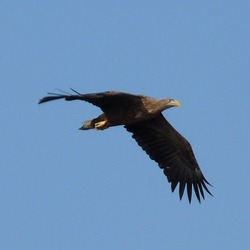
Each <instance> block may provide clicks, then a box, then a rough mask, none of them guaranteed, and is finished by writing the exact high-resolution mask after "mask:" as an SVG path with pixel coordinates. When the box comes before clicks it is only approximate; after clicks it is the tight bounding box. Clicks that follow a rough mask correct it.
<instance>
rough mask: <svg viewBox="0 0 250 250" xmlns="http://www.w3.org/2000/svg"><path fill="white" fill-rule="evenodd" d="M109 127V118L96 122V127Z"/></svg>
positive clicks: (98, 128)
mask: <svg viewBox="0 0 250 250" xmlns="http://www.w3.org/2000/svg"><path fill="white" fill-rule="evenodd" d="M108 127H109V125H108V121H107V120H104V121H100V122H97V123H95V129H97V130H104V129H107V128H108Z"/></svg>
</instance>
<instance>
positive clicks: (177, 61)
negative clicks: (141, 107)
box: [0, 0, 250, 250]
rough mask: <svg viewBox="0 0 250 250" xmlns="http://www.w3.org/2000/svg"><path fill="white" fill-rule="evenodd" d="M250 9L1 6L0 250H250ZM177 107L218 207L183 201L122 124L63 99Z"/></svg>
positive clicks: (243, 4)
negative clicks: (101, 97)
mask: <svg viewBox="0 0 250 250" xmlns="http://www.w3.org/2000/svg"><path fill="white" fill-rule="evenodd" d="M249 13H250V2H249V1H230V0H227V1H223V0H222V1H167V0H164V1H163V0H162V1H157V0H156V1H147V0H144V1H142V0H138V1H130V0H127V1H93V0H89V1H63V0H60V1H53V0H52V1H51V0H50V1H48V0H44V1H27V0H26V1H25V0H24V1H15V0H13V1H7V0H1V2H0V50H1V56H0V83H1V99H0V100H1V108H0V109H1V123H0V131H1V132H0V133H1V144H0V147H1V149H0V156H1V157H0V163H1V164H0V204H1V205H0V249H1V250H17V249H18V250H20V249H25V250H29V249H30V250H31V249H32V250H33V249H36V250H44V249H46V250H50V249H51V250H52V249H53V250H54V249H60V250H68V249H74V250H78V249H79V250H80V249H93V250H95V249H108V250H110V249H121V250H123V249H143V250H150V249H159V250H163V249H171V250H179V249H192V250H194V249H203V250H208V249H209V250H210V249H227V250H231V249H232V250H233V249H249V244H250V215H249V208H250V194H249V190H250V183H249V177H250V170H249V167H250V166H249V162H250V133H249V127H250V108H249V95H250V74H249V72H250V15H249ZM70 87H72V88H74V89H76V90H77V91H79V92H81V93H91V92H100V91H105V90H120V91H126V92H131V93H135V94H144V95H150V96H153V97H156V98H164V97H170V98H175V99H177V100H180V101H181V102H182V107H181V108H173V109H170V110H168V111H166V112H164V115H165V117H166V118H167V119H168V120H169V121H170V122H171V124H172V125H173V126H174V127H175V128H176V129H177V130H178V131H179V132H180V133H181V134H182V135H183V136H185V137H186V138H187V139H188V140H189V141H190V143H191V144H192V147H193V150H194V152H195V155H196V157H197V160H198V162H199V164H200V167H201V169H202V171H203V173H204V175H205V176H206V178H207V180H208V181H209V182H211V183H212V184H213V186H214V187H213V188H211V189H210V190H211V192H212V193H213V194H214V197H211V196H209V195H206V200H205V201H204V202H202V204H199V203H198V201H197V200H196V199H193V202H192V204H191V205H190V204H189V203H188V200H187V197H186V194H185V197H184V198H183V200H182V201H181V202H180V201H179V197H178V192H175V193H172V192H171V190H170V185H169V183H168V182H167V179H166V177H165V176H164V175H163V173H162V171H161V170H160V169H159V167H158V166H157V164H156V163H155V162H153V161H152V160H150V159H149V158H148V156H147V155H146V154H145V153H144V152H143V151H142V150H141V149H140V148H139V147H138V146H137V144H136V142H135V141H134V140H133V139H132V138H131V134H129V133H128V132H126V131H125V129H124V128H123V127H115V128H112V129H109V130H106V131H79V130H78V128H79V127H80V126H81V125H82V122H83V121H85V120H88V119H90V118H93V117H96V116H97V115H99V114H100V110H99V109H98V108H97V107H94V106H92V105H90V104H88V103H81V102H77V101H76V102H70V103H68V102H64V101H57V102H53V103H47V104H43V105H37V102H38V100H39V99H40V98H41V97H43V96H45V95H46V93H47V92H56V91H57V90H56V88H58V89H62V90H65V91H68V90H69V88H70Z"/></svg>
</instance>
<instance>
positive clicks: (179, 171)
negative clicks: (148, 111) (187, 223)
mask: <svg viewBox="0 0 250 250" xmlns="http://www.w3.org/2000/svg"><path fill="white" fill-rule="evenodd" d="M125 128H126V129H127V130H128V131H129V132H131V133H133V138H134V139H135V140H136V141H137V143H138V144H139V146H141V147H142V149H143V150H145V151H146V153H147V154H148V155H149V156H150V158H151V159H152V160H155V161H156V162H157V163H158V164H159V166H160V168H162V169H163V171H164V174H165V175H166V176H167V179H168V181H169V182H171V189H172V192H173V191H174V190H175V188H176V186H177V184H178V183H179V196H180V199H181V198H182V196H183V193H184V190H185V186H187V195H188V200H189V202H191V199H192V189H194V191H195V194H196V197H197V199H198V200H199V202H201V199H200V196H202V198H203V199H205V196H204V191H203V189H205V190H206V191H207V192H208V193H209V194H211V193H210V191H209V190H208V188H207V186H206V184H209V183H208V181H207V180H206V179H205V177H204V176H203V174H202V172H201V170H200V168H199V165H198V163H197V161H196V159H195V156H194V153H193V150H192V148H191V146H190V144H189V142H188V141H187V140H186V139H185V138H184V137H183V136H181V135H180V134H179V133H178V132H177V131H176V130H175V129H174V128H173V127H172V126H171V125H170V123H169V122H168V121H167V120H166V119H165V118H164V116H163V115H162V114H159V115H158V116H156V117H154V118H151V119H149V120H146V121H143V122H139V123H135V124H132V125H126V126H125ZM209 185H210V184H209ZM211 195H212V194H211Z"/></svg>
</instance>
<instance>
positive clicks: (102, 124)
mask: <svg viewBox="0 0 250 250" xmlns="http://www.w3.org/2000/svg"><path fill="white" fill-rule="evenodd" d="M108 127H109V122H108V120H107V118H106V116H105V115H104V114H102V115H100V116H98V117H97V118H95V119H93V120H89V121H86V122H84V123H83V125H82V127H81V128H79V129H80V130H88V129H94V128H95V129H97V130H104V129H107V128H108Z"/></svg>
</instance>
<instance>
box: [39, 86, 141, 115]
mask: <svg viewBox="0 0 250 250" xmlns="http://www.w3.org/2000/svg"><path fill="white" fill-rule="evenodd" d="M72 91H74V92H75V93H74V94H73V95H71V94H55V93H49V96H45V97H44V98H42V99H41V100H39V102H38V103H39V104H40V103H44V102H49V101H53V100H57V99H65V100H66V101H74V100H81V101H86V102H89V103H92V104H93V105H95V106H98V107H99V108H101V109H102V110H103V111H104V112H105V111H106V110H107V109H109V108H110V107H111V106H113V107H114V106H122V107H124V108H126V107H128V106H129V105H131V104H132V105H136V104H138V103H139V102H141V98H140V96H138V95H132V94H129V93H124V92H118V91H106V92H100V93H92V94H80V93H79V92H77V91H75V90H73V89H72Z"/></svg>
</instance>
